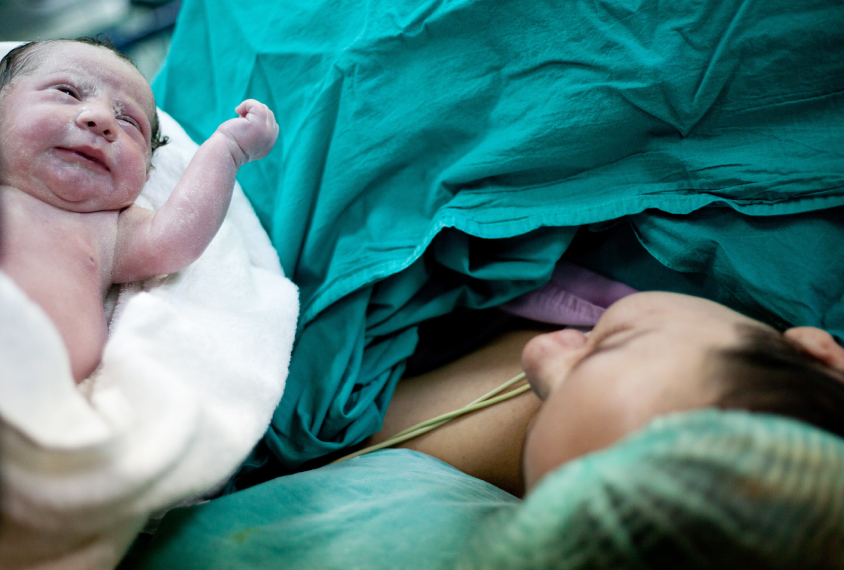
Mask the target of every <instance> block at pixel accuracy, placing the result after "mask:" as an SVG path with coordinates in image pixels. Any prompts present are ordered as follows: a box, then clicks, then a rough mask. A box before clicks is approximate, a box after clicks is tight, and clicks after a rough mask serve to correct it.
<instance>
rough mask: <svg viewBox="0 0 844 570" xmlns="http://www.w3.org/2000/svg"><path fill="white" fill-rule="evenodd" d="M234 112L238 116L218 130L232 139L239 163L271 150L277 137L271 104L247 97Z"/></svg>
mask: <svg viewBox="0 0 844 570" xmlns="http://www.w3.org/2000/svg"><path fill="white" fill-rule="evenodd" d="M235 112H236V113H237V114H238V115H239V117H237V118H234V119H229V120H228V121H226V122H224V123H223V124H221V125H220V126H219V127H217V132H218V133H220V134H222V135H223V136H225V137H226V138H227V139H228V140H229V142H230V147H231V151H232V158H234V161H235V163H236V164H237V166H238V167H240V166H243V165H244V164H246V163H247V162H250V161H253V160H258V159H261V158H264V157H265V156H267V154H269V152H270V150H272V148H273V145H275V141H276V138H278V125H277V124H276V122H275V116H274V115H273V112H272V111H270V109H269V107H267V106H266V105H264V104H263V103H260V102H258V101H256V100H255V99H247V100H246V101H244V102H243V103H241V104H240V105H238V106H237V108H236V109H235Z"/></svg>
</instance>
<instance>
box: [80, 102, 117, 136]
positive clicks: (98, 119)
mask: <svg viewBox="0 0 844 570" xmlns="http://www.w3.org/2000/svg"><path fill="white" fill-rule="evenodd" d="M76 123H77V124H78V125H79V126H80V127H82V128H85V129H91V130H92V131H94V132H95V133H97V134H98V135H100V136H102V137H103V138H105V139H106V140H107V141H109V142H113V141H114V140H115V139H116V138H117V122H116V120H115V118H114V112H113V111H112V110H111V108H110V107H108V106H107V105H104V104H100V103H89V104H88V105H85V107H84V108H83V109H82V110H81V111H79V115H77V117H76Z"/></svg>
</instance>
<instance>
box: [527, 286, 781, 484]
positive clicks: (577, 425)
mask: <svg viewBox="0 0 844 570" xmlns="http://www.w3.org/2000/svg"><path fill="white" fill-rule="evenodd" d="M742 323H744V324H754V325H758V326H764V325H762V324H761V323H758V322H757V321H754V320H752V319H749V318H747V317H745V316H743V315H741V314H739V313H737V312H735V311H732V310H730V309H728V308H726V307H724V306H722V305H719V304H717V303H713V302H712V301H707V300H705V299H700V298H697V297H689V296H687V295H678V294H674V293H656V292H652V293H638V294H635V295H630V296H629V297H625V298H624V299H622V300H620V301H618V302H617V303H615V304H613V305H612V306H611V307H610V308H609V309H607V311H606V312H605V313H604V314H603V316H602V317H601V319H600V320H599V321H598V323H597V324H596V325H595V328H594V329H593V330H592V331H591V332H590V333H585V334H584V333H581V332H579V331H577V330H574V329H563V330H560V331H556V332H552V333H548V334H544V335H540V336H537V337H535V338H533V339H532V340H531V341H530V342H529V343H528V344H527V345H526V346H525V348H524V351H523V352H522V367H523V368H524V371H525V373H526V375H527V379H528V381H529V382H530V384H531V386H532V388H533V390H534V391H535V392H536V394H537V395H538V396H539V397H540V398H541V399H542V400H544V402H543V405H542V407H541V408H540V410H539V412H538V414H537V415H536V418H535V419H534V420H533V423H532V424H531V426H530V428H529V429H528V434H527V439H526V442H525V448H524V461H523V467H524V472H525V483H526V485H527V489H528V490H530V489H531V488H532V487H533V486H534V485H535V484H536V483H537V482H538V481H539V480H540V479H541V478H542V477H543V476H544V475H545V474H546V473H548V472H549V471H551V470H553V469H554V468H555V467H557V466H559V465H561V464H563V463H565V462H567V461H570V460H571V459H574V458H576V457H579V456H581V455H584V454H586V453H589V452H592V451H597V450H599V449H603V448H605V447H607V446H609V445H611V444H613V443H615V442H616V441H618V440H619V439H620V438H622V437H623V436H625V435H627V434H629V433H632V432H634V431H636V430H638V429H640V428H642V427H644V426H645V424H647V423H648V422H649V421H650V420H651V419H653V418H654V417H656V416H658V415H661V414H666V413H669V412H675V411H682V410H690V409H694V408H702V407H706V406H709V405H712V404H713V403H714V402H715V400H716V399H717V397H718V396H719V392H718V387H717V385H716V384H715V382H713V381H711V380H710V379H709V375H708V373H707V371H708V370H709V368H708V364H707V356H708V355H709V354H710V353H711V351H713V350H717V349H722V348H728V347H732V346H736V345H737V344H738V342H739V336H738V332H737V328H736V325H737V324H742Z"/></svg>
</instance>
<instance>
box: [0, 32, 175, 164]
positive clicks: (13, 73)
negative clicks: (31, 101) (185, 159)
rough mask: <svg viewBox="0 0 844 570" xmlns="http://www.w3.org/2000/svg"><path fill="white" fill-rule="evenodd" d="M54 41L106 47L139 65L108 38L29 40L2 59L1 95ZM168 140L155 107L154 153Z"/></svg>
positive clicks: (152, 127)
mask: <svg viewBox="0 0 844 570" xmlns="http://www.w3.org/2000/svg"><path fill="white" fill-rule="evenodd" d="M54 42H78V43H81V44H87V45H90V46H96V47H101V48H105V49H107V50H109V51H111V52H112V53H114V54H115V55H117V57H119V58H120V59H122V60H123V61H125V62H127V63H130V64H131V65H132V66H133V67H136V68H137V66H135V62H134V61H132V60H131V59H130V58H129V57H128V56H127V55H125V54H123V53H120V52H119V51H117V48H115V47H114V44H113V43H111V41H109V40H108V39H103V40H99V39H96V38H75V39H72V40H44V41H40V42H29V43H27V44H23V45H20V46H18V47H16V48H14V49H13V50H11V51H10V52H9V53H7V54H6V55H5V56H4V57H3V59H2V60H0V95H2V93H3V90H4V89H5V88H6V87H8V86H9V85H11V83H12V81H13V80H14V79H15V77H17V76H18V75H21V74H26V73H30V72H32V71H33V70H34V69H35V67H36V65H37V60H36V57H35V55H36V54H37V48H38V47H40V46H44V45H46V44H50V43H54ZM168 142H169V139H168V138H167V137H164V136H161V127H160V125H159V124H158V113H157V112H156V110H155V109H153V111H152V117H150V147H151V149H152V152H153V153H154V152H155V150H156V149H157V148H159V147H161V146H164V145H165V144H167V143H168Z"/></svg>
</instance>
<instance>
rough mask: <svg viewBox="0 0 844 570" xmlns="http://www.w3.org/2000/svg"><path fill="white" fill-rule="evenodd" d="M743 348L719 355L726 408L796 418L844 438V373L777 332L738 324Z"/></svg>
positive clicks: (718, 369) (716, 358)
mask: <svg viewBox="0 0 844 570" xmlns="http://www.w3.org/2000/svg"><path fill="white" fill-rule="evenodd" d="M737 326H738V330H739V335H740V339H741V340H740V344H739V346H738V347H735V348H729V349H724V350H719V351H716V352H715V354H714V360H713V361H710V363H711V364H713V365H714V366H713V371H714V378H715V379H716V382H718V383H719V388H720V393H721V395H720V397H719V398H718V400H717V401H716V402H715V405H716V406H717V407H718V408H721V409H742V410H749V411H751V412H761V413H770V414H777V415H780V416H786V417H790V418H793V419H796V420H799V421H802V422H804V423H807V424H811V425H813V426H815V427H818V428H820V429H822V430H825V431H827V432H830V433H834V434H835V435H838V436H839V437H844V373H841V372H839V371H838V370H835V369H833V368H832V367H830V366H828V365H827V364H825V363H823V362H821V361H820V360H818V359H816V358H815V357H814V356H812V355H811V354H809V353H807V352H806V351H804V350H803V349H802V348H801V347H800V345H798V344H797V343H795V342H792V341H791V340H789V339H787V338H785V337H784V336H783V335H782V334H781V333H779V332H777V331H776V330H774V329H769V328H767V327H762V326H756V325H737Z"/></svg>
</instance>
